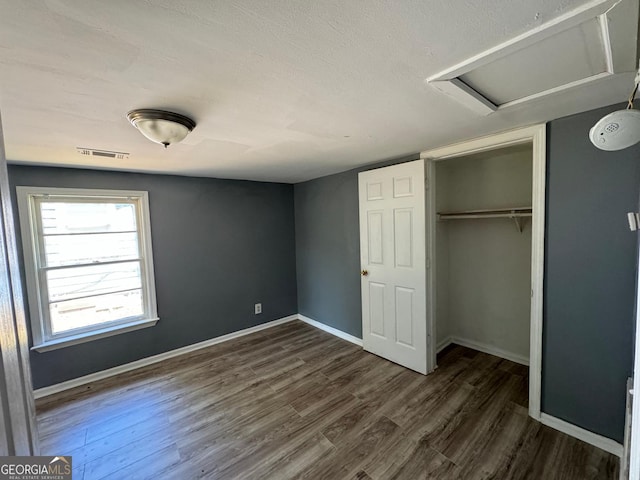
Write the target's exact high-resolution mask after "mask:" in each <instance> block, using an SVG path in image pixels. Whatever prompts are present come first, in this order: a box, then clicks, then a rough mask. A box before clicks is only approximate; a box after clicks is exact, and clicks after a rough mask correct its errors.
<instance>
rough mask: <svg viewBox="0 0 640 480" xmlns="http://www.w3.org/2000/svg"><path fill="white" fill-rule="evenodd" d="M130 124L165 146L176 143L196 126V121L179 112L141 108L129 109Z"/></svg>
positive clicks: (153, 140)
mask: <svg viewBox="0 0 640 480" xmlns="http://www.w3.org/2000/svg"><path fill="white" fill-rule="evenodd" d="M127 119H129V121H130V122H131V124H132V125H133V126H134V127H136V128H137V129H138V130H140V133H142V134H143V135H144V136H145V137H147V138H148V139H149V140H151V141H152V142H155V143H160V144H161V145H164V147H165V148H167V147H168V146H169V145H171V144H172V143H178V142H181V141H182V140H184V138H185V137H186V136H187V135H188V134H189V132H191V131H192V130H193V129H194V128H196V122H194V121H193V120H192V119H190V118H189V117H185V116H184V115H180V114H179V113H173V112H167V111H164V110H153V109H151V108H141V109H139V110H131V111H130V112H129V113H128V114H127Z"/></svg>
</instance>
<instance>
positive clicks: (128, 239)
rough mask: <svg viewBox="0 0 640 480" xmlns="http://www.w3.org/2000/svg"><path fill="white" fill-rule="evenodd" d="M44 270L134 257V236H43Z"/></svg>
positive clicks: (102, 234) (135, 255)
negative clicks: (46, 267)
mask: <svg viewBox="0 0 640 480" xmlns="http://www.w3.org/2000/svg"><path fill="white" fill-rule="evenodd" d="M44 251H45V264H46V266H48V267H57V266H60V265H76V264H79V263H91V262H111V261H114V260H128V259H132V258H138V255H139V254H138V235H137V234H136V233H101V234H83V235H54V236H45V237H44Z"/></svg>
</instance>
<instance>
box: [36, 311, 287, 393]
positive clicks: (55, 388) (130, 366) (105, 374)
mask: <svg viewBox="0 0 640 480" xmlns="http://www.w3.org/2000/svg"><path fill="white" fill-rule="evenodd" d="M294 320H298V315H289V316H288V317H284V318H280V319H278V320H273V321H271V322H267V323H263V324H260V325H256V326H255V327H250V328H245V329H243V330H238V331H237V332H232V333H228V334H226V335H221V336H219V337H215V338H210V339H209V340H205V341H203V342H199V343H194V344H192V345H187V346H186V347H181V348H176V349H175V350H170V351H168V352H164V353H159V354H158V355H153V356H152V357H147V358H142V359H140V360H136V361H135V362H130V363H125V364H124V365H118V366H117V367H113V368H109V369H107V370H102V371H100V372H96V373H92V374H89V375H85V376H84V377H79V378H74V379H72V380H67V381H66V382H62V383H57V384H55V385H51V386H49V387H43V388H39V389H37V390H34V392H33V394H34V397H35V398H42V397H46V396H49V395H53V394H55V393H59V392H63V391H65V390H69V389H71V388H75V387H79V386H80V385H85V384H87V383H91V382H95V381H98V380H103V379H105V378H109V377H113V376H114V375H119V374H121V373H125V372H129V371H131V370H136V369H138V368H142V367H146V366H147V365H153V364H154V363H158V362H162V361H163V360H167V359H169V358H174V357H178V356H180V355H184V354H185V353H189V352H193V351H195V350H200V349H201V348H206V347H210V346H212V345H216V344H218V343H222V342H226V341H229V340H233V339H234V338H238V337H242V336H244V335H249V334H251V333H255V332H259V331H260V330H265V329H267V328H271V327H275V326H277V325H282V324H283V323H288V322H292V321H294Z"/></svg>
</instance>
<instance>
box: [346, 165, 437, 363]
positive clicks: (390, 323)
mask: <svg viewBox="0 0 640 480" xmlns="http://www.w3.org/2000/svg"><path fill="white" fill-rule="evenodd" d="M358 187H359V195H360V257H361V269H362V270H361V280H362V281H361V287H362V335H363V344H364V349H365V350H367V351H369V352H371V353H375V354H376V355H379V356H381V357H384V358H386V359H388V360H391V361H393V362H396V363H399V364H400V365H404V366H405V367H408V368H411V369H412V370H416V371H418V372H420V373H423V374H426V373H427V358H428V356H427V345H428V342H427V316H426V265H425V256H426V244H425V195H424V190H425V177H424V161H422V160H417V161H415V162H408V163H403V164H400V165H394V166H391V167H386V168H379V169H376V170H370V171H368V172H362V173H360V174H359V175H358Z"/></svg>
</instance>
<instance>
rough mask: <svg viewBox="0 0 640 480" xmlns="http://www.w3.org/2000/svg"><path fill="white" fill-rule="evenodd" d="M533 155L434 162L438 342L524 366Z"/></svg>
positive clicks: (526, 148)
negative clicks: (469, 349) (465, 347)
mask: <svg viewBox="0 0 640 480" xmlns="http://www.w3.org/2000/svg"><path fill="white" fill-rule="evenodd" d="M532 161H533V148H532V144H531V143H530V142H529V143H524V144H519V145H513V146H508V147H503V148H498V149H494V150H489V151H483V152H481V153H474V154H469V155H465V156H458V157H453V158H447V159H443V160H441V161H437V162H434V167H433V168H434V171H433V173H434V177H435V211H436V216H435V217H436V218H435V256H436V257H435V260H436V262H435V263H436V265H437V268H436V272H435V289H434V292H435V325H434V326H435V337H436V345H437V349H438V351H439V350H441V349H443V348H445V347H446V346H447V345H449V344H451V343H455V344H458V345H463V346H467V347H470V348H473V349H475V350H479V351H484V352H486V353H490V354H492V355H497V356H499V357H503V358H506V359H508V360H512V361H515V362H518V363H521V364H525V365H528V364H529V345H530V326H531V295H532V280H531V278H532V276H531V264H532V257H531V255H532V221H531V220H532V183H533V163H532Z"/></svg>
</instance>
